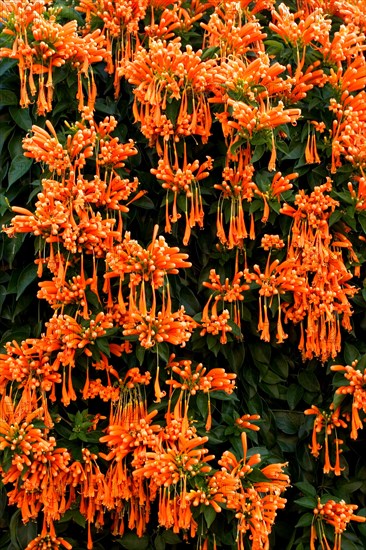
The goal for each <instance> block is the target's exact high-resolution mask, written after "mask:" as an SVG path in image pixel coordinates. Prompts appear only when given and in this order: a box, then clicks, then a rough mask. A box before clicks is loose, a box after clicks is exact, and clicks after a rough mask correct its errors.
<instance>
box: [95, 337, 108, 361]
mask: <svg viewBox="0 0 366 550" xmlns="http://www.w3.org/2000/svg"><path fill="white" fill-rule="evenodd" d="M95 345H96V346H97V348H98V349H99V351H101V352H102V353H105V355H106V356H107V357H110V356H111V351H110V349H109V340H108V338H105V337H104V338H97V339H96V340H95Z"/></svg>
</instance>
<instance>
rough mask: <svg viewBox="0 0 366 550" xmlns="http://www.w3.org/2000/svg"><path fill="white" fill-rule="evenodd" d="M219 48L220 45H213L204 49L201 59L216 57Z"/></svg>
mask: <svg viewBox="0 0 366 550" xmlns="http://www.w3.org/2000/svg"><path fill="white" fill-rule="evenodd" d="M219 50H220V48H219V46H212V47H211V48H206V49H204V50H203V52H202V54H201V61H205V59H213V58H214V57H216V54H217V53H218V52H219Z"/></svg>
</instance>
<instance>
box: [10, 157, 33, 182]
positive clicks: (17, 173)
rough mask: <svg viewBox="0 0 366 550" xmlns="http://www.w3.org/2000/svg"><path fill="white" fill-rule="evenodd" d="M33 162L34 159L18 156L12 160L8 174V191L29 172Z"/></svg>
mask: <svg viewBox="0 0 366 550" xmlns="http://www.w3.org/2000/svg"><path fill="white" fill-rule="evenodd" d="M32 162H33V161H32V159H30V158H27V157H25V156H23V155H17V156H16V157H14V158H13V159H12V161H11V164H10V168H9V173H8V189H9V188H10V187H11V186H12V185H13V183H15V182H16V181H18V180H19V179H20V178H21V177H22V176H24V174H26V173H27V172H28V170H29V168H30V167H31V165H32Z"/></svg>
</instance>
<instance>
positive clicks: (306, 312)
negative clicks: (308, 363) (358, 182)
mask: <svg viewBox="0 0 366 550" xmlns="http://www.w3.org/2000/svg"><path fill="white" fill-rule="evenodd" d="M331 190H332V184H331V180H330V179H328V180H327V182H326V183H324V184H323V185H320V186H318V187H315V189H314V191H313V192H312V193H310V195H306V194H305V192H304V191H301V192H300V193H299V194H298V195H297V196H296V200H295V205H296V206H297V209H295V208H293V207H291V206H289V205H287V204H285V205H284V206H283V207H282V209H281V212H282V213H283V214H286V215H288V216H291V217H292V218H293V225H292V229H291V239H290V242H289V245H288V250H287V262H288V263H289V262H291V263H292V266H291V269H292V270H294V271H295V272H296V274H297V275H298V276H299V277H302V278H304V283H305V284H304V285H303V289H302V291H301V292H298V291H295V292H294V293H293V296H294V304H293V305H291V306H289V305H286V306H285V307H286V309H285V318H286V320H291V321H292V322H294V323H300V326H301V340H300V344H299V349H300V351H301V352H302V355H303V357H304V359H311V358H312V357H314V356H315V357H319V358H320V359H321V360H322V361H326V360H327V359H329V358H334V357H336V355H337V353H338V352H339V351H340V350H341V332H340V326H341V325H342V326H343V327H344V328H345V329H347V330H351V324H350V317H351V315H352V308H351V304H350V302H349V297H352V296H354V294H355V293H356V292H357V290H356V288H355V287H353V286H351V285H350V284H349V283H348V281H349V280H350V279H351V278H352V274H351V273H350V272H349V271H348V270H347V268H346V266H345V264H344V260H343V257H342V249H343V248H348V249H351V250H352V245H351V243H350V241H348V239H347V238H346V237H344V235H339V234H335V235H332V234H331V231H330V228H329V218H330V215H331V213H332V212H334V210H335V208H336V207H337V206H338V204H339V203H338V202H337V201H336V200H334V199H333V198H331V197H330V196H329V195H327V194H326V193H329V192H330V191H331ZM340 319H341V321H340ZM305 323H306V328H305V327H304V325H305Z"/></svg>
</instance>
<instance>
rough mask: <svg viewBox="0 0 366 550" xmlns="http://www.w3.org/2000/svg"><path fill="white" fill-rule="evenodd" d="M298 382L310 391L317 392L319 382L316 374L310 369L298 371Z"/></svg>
mask: <svg viewBox="0 0 366 550" xmlns="http://www.w3.org/2000/svg"><path fill="white" fill-rule="evenodd" d="M299 383H300V384H301V386H302V387H303V388H305V389H306V390H308V391H310V392H319V391H320V384H319V380H318V379H317V377H316V375H315V374H314V373H313V372H310V371H303V372H300V373H299Z"/></svg>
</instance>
